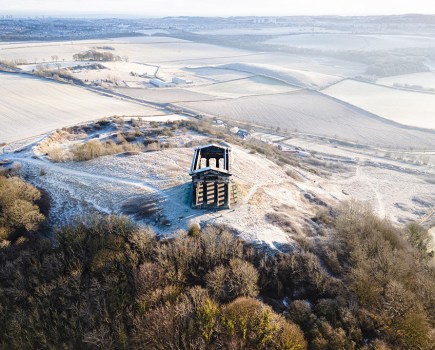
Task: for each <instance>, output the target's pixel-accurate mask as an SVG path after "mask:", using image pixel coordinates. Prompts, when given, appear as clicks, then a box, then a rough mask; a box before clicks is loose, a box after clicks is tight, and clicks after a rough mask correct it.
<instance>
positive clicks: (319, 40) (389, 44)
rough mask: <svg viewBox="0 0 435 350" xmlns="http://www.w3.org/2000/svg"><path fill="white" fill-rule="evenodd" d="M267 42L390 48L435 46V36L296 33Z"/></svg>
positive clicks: (327, 47)
mask: <svg viewBox="0 0 435 350" xmlns="http://www.w3.org/2000/svg"><path fill="white" fill-rule="evenodd" d="M265 43H266V44H274V45H286V46H290V47H303V48H309V49H319V50H361V51H372V50H389V49H398V48H409V47H435V38H433V37H426V36H413V35H382V34H376V35H356V34H348V33H343V34H337V33H335V34H330V33H326V34H324V33H322V34H317V33H315V34H294V35H289V36H279V37H276V38H273V39H269V40H267V41H266V42H265Z"/></svg>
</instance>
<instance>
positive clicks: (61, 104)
mask: <svg viewBox="0 0 435 350" xmlns="http://www.w3.org/2000/svg"><path fill="white" fill-rule="evenodd" d="M161 114H165V113H164V112H162V111H160V110H156V109H153V108H151V107H146V106H143V105H140V104H136V103H131V102H127V101H122V100H120V99H115V98H111V97H107V96H103V95H100V94H98V93H94V92H90V91H87V90H85V89H83V88H79V87H75V86H71V85H68V84H62V83H56V82H52V81H47V80H44V79H39V78H34V77H30V76H25V75H14V74H7V73H0V142H10V141H15V140H19V139H23V138H27V137H31V136H35V135H39V134H42V133H46V132H48V131H51V130H53V129H56V128H61V127H64V126H68V125H74V124H77V123H80V122H84V121H89V120H94V119H98V118H103V117H108V116H114V115H121V116H122V115H126V116H147V115H161Z"/></svg>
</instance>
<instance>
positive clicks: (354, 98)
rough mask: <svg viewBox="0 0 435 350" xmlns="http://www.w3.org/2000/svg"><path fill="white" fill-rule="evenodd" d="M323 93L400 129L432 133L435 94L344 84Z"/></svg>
mask: <svg viewBox="0 0 435 350" xmlns="http://www.w3.org/2000/svg"><path fill="white" fill-rule="evenodd" d="M323 92H324V93H325V94H327V95H329V96H332V97H335V98H337V99H340V100H342V101H346V102H349V103H351V104H353V105H355V106H357V107H360V108H363V109H365V110H367V111H369V112H372V113H375V114H377V115H379V116H381V117H384V118H387V119H390V120H393V121H395V122H397V123H401V124H404V125H411V126H417V127H421V128H432V129H435V114H434V110H435V94H429V93H420V92H412V91H403V90H398V89H392V88H387V87H382V86H377V85H374V84H368V83H362V82H358V81H353V80H345V81H343V82H341V83H338V84H336V85H333V86H331V87H329V88H327V89H325V90H323Z"/></svg>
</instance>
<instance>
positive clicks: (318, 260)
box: [0, 177, 435, 350]
mask: <svg viewBox="0 0 435 350" xmlns="http://www.w3.org/2000/svg"><path fill="white" fill-rule="evenodd" d="M6 186H8V187H6ZM22 186H30V185H26V184H25V183H24V182H22V180H19V179H16V178H4V177H2V178H1V180H0V198H3V197H2V196H1V193H4V192H5V191H9V192H10V191H11V188H16V187H17V188H21V187H22ZM5 189H6V190H5ZM27 189H28V190H29V191H28V192H27V191H26V193H33V192H34V191H36V192H37V190H36V189H34V188H31V187H27ZM36 192H35V193H36ZM12 193H17V194H16V196H15V197H14V198H15V199H14V200H9V201H5V200H4V199H1V202H0V203H1V206H0V210H1V211H0V215H1V218H2V221H0V224H1V225H2V228H1V229H2V230H3V231H2V232H8V233H7V235H5V234H2V237H1V239H2V245H1V246H2V248H0V327H1V329H2V336H1V337H0V349H100V348H104V349H292V350H297V349H307V348H308V349H377V350H381V349H431V348H432V345H433V344H434V342H433V341H434V332H433V330H434V314H435V313H434V310H435V294H434V291H435V270H434V268H433V265H431V256H430V254H429V253H428V252H427V246H426V239H427V237H426V234H427V232H426V231H425V230H423V229H422V228H420V227H418V226H415V225H414V226H411V227H409V228H406V229H403V230H400V229H397V228H395V227H393V226H392V225H390V224H389V223H388V222H385V221H382V220H380V219H378V218H377V217H375V216H374V215H373V214H372V213H371V211H370V210H369V209H368V208H365V207H363V206H361V205H359V204H356V203H345V204H343V205H342V206H341V207H340V208H338V209H337V210H336V211H332V210H331V212H330V213H321V215H319V216H318V218H317V220H318V222H319V224H320V225H321V227H322V229H323V230H324V231H325V232H324V233H325V234H326V233H327V236H328V237H330V239H328V240H324V242H325V243H318V244H316V245H313V244H312V243H310V242H309V241H307V242H305V243H303V242H302V243H301V245H300V247H297V248H294V249H289V252H287V253H279V254H270V253H269V254H266V253H265V252H262V251H261V250H259V249H257V248H254V247H251V246H250V245H249V244H247V243H246V242H243V241H241V240H239V239H238V238H235V236H234V233H233V232H230V231H229V230H228V229H226V228H225V227H217V226H206V227H203V228H198V227H192V228H191V229H190V230H189V232H181V231H180V232H174V235H173V237H172V238H167V239H158V238H157V237H156V236H155V234H154V233H153V232H152V230H151V229H149V228H141V227H138V226H136V225H134V224H133V223H131V222H130V221H129V220H128V219H127V218H124V217H113V216H106V217H99V218H83V219H80V220H78V221H77V223H76V224H75V225H72V226H69V227H65V228H63V229H62V230H60V231H59V232H58V233H57V236H56V239H55V242H54V243H53V242H51V241H49V240H47V239H43V238H41V235H38V234H36V233H34V231H35V230H36V229H37V225H36V224H37V223H38V222H39V219H40V216H39V215H40V214H38V211H37V210H36V213H35V206H34V204H32V201H34V200H35V199H37V197H38V196H37V194H35V195H34V196H31V197H28V198H22V197H23V196H22V193H21V194H20V192H19V191H18V192H12ZM22 201H27V202H28V203H29V204H28V205H27V206H25V207H24V208H28V209H29V213H32V215H31V217H33V218H35V222H34V224H35V225H36V226H35V225H32V226H28V227H26V226H25V225H24V226H22V225H21V226H17V227H15V226H14V227H12V228H11V224H10V222H11V221H10V220H9V219H3V218H5V217H6V216H5V215H11V214H10V213H11V212H12V213H15V214H16V213H17V211H16V208H17V207H16V206H17V205H18V204H20V203H23V202H22ZM36 208H37V207H36ZM23 210H24V211H26V210H27V209H23ZM15 214H13V215H12V216H14V215H15ZM11 232H15V235H14V236H13V237H12V236H11Z"/></svg>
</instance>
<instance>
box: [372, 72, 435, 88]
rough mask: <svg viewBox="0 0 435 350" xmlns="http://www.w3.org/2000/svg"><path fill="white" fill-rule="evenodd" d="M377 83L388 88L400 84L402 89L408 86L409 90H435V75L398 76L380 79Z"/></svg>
mask: <svg viewBox="0 0 435 350" xmlns="http://www.w3.org/2000/svg"><path fill="white" fill-rule="evenodd" d="M376 83H377V84H380V85H386V86H394V85H396V84H398V85H399V86H402V87H406V86H408V88H413V87H414V88H415V87H417V88H422V89H435V73H434V72H423V73H413V74H403V75H396V76H393V77H387V78H381V79H378V80H377V82H376Z"/></svg>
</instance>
